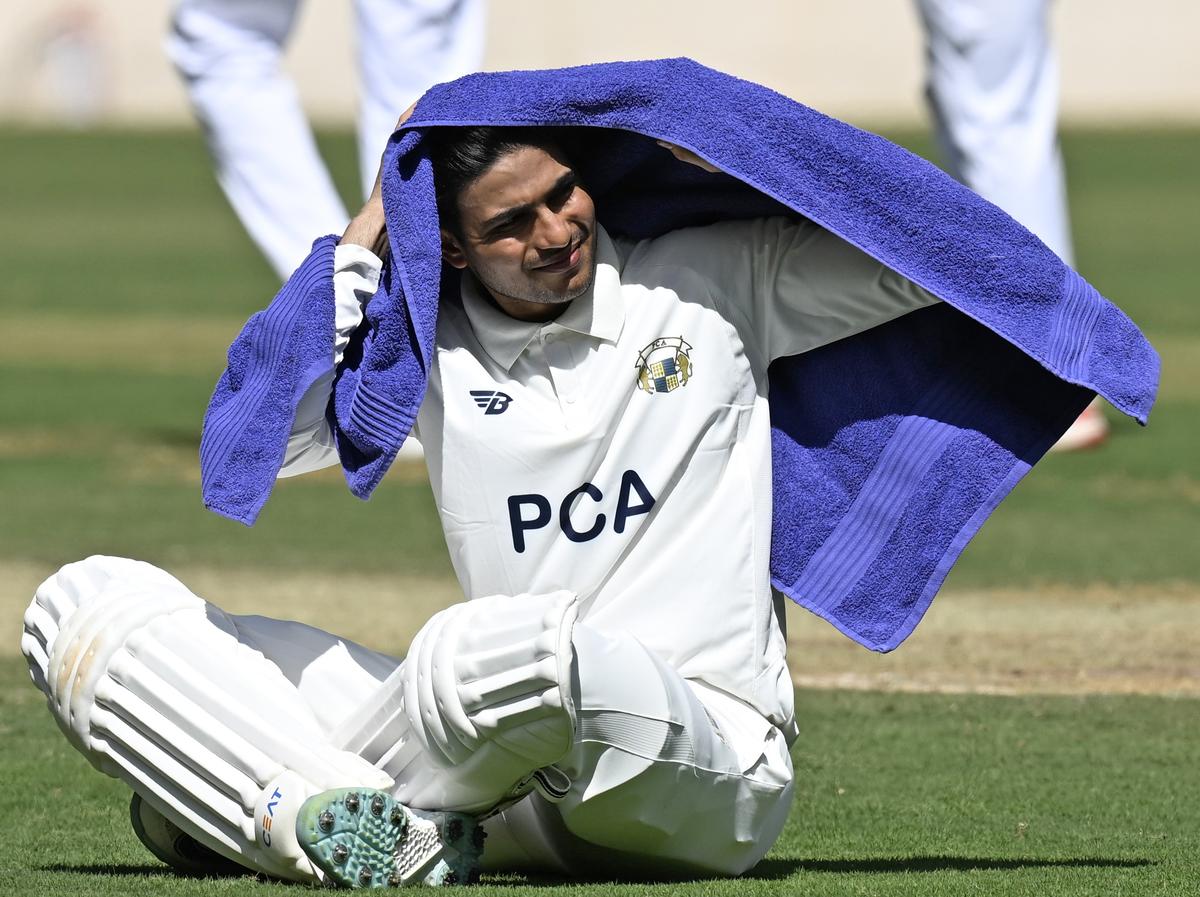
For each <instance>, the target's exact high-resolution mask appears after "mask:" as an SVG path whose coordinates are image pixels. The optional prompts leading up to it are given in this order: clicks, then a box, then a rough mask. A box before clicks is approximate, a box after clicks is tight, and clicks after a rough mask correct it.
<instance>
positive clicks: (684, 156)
mask: <svg viewBox="0 0 1200 897" xmlns="http://www.w3.org/2000/svg"><path fill="white" fill-rule="evenodd" d="M654 142H655V143H657V144H658V145H659V146H661V147H662V148H663V149H665V150H667V151H668V152H670V154H671V155H672V156H674V157H675V158H676V159H678V160H679V161H680V162H687V163H688V164H689V165H695V166H696V167H697V168H703V169H704V170H705V171H711V172H713V173H716V172H718V171H720V169H719V168H717V167H716V166H715V165H713V164H712V163H711V162H708V161H706V160H704V159H701V158H700V157H699V156H697V155H696V154H695V153H693V152H692V151H691V150H686V149H684V148H683V147H681V146H676V145H675V144H673V143H668V142H667V141H665V140H656V141H654Z"/></svg>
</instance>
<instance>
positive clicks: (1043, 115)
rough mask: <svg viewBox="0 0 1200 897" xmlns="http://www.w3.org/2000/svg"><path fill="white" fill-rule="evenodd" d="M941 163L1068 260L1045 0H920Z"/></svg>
mask: <svg viewBox="0 0 1200 897" xmlns="http://www.w3.org/2000/svg"><path fill="white" fill-rule="evenodd" d="M917 6H918V8H919V10H920V14H921V19H922V22H923V24H924V26H925V35H926V52H927V57H928V71H927V85H926V86H927V96H928V100H929V104H930V107H931V109H932V112H933V117H934V123H935V127H936V132H937V139H938V143H939V144H940V147H939V148H940V150H941V153H942V158H943V160H944V162H945V164H946V166H947V170H948V171H949V172H950V174H952V175H954V177H956V178H958V180H960V181H962V182H963V183H964V184H966V185H967V186H968V187H970V188H971V189H972V190H974V191H975V192H976V193H978V194H979V195H980V196H982V197H983V198H984V199H987V200H990V201H991V202H993V203H995V204H996V205H998V206H999V207H1000V208H1002V209H1004V211H1006V212H1008V213H1009V214H1010V215H1012V216H1013V217H1014V218H1016V219H1017V220H1018V221H1020V222H1021V223H1022V224H1024V225H1025V226H1026V227H1027V228H1029V229H1030V230H1031V231H1033V232H1034V233H1035V234H1037V235H1038V236H1039V237H1040V238H1041V239H1042V242H1044V243H1045V244H1046V245H1047V246H1049V247H1050V248H1051V249H1053V250H1054V251H1055V252H1056V253H1058V255H1059V257H1060V258H1062V259H1063V260H1065V261H1066V262H1067V263H1070V262H1071V260H1072V247H1071V232H1070V224H1069V220H1068V215H1067V205H1066V188H1065V185H1064V178H1063V166H1062V157H1061V154H1060V152H1059V146H1058V66H1057V63H1056V60H1055V54H1054V47H1053V45H1052V44H1051V40H1050V34H1049V23H1048V22H1047V17H1048V15H1049V7H1050V3H1049V0H917Z"/></svg>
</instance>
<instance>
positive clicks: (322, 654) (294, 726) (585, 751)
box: [22, 557, 792, 881]
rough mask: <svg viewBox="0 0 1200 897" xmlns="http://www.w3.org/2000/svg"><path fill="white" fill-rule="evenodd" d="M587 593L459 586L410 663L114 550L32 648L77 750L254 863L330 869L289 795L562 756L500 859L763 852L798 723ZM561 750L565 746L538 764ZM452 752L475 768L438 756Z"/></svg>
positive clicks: (609, 867) (448, 787)
mask: <svg viewBox="0 0 1200 897" xmlns="http://www.w3.org/2000/svg"><path fill="white" fill-rule="evenodd" d="M527 605H528V606H530V607H534V606H536V607H537V608H538V610H537V611H536V612H534V613H532V614H530V613H529V612H528V611H523V610H522V609H523V608H525V607H526V606H527ZM577 607H578V604H577V602H575V601H574V598H573V596H570V595H569V593H555V595H552V596H518V597H517V598H508V597H503V596H497V597H495V598H481V599H478V600H477V601H473V602H467V603H464V604H461V605H454V606H453V607H451V608H448V609H446V610H445V611H442V612H440V613H439V614H437V615H435V616H434V617H433V618H432V619H431V620H430V622H429V623H427V624H426V626H425V627H423V628H422V630H421V632H420V633H418V635H417V637H416V639H414V642H413V648H412V650H411V652H410V657H409V659H408V660H407V661H403V662H402V661H400V660H398V659H397V658H394V657H390V656H388V655H385V654H381V653H379V652H375V651H371V650H368V649H366V648H364V647H362V646H360V645H356V644H354V643H351V642H348V641H346V640H344V639H340V638H338V637H337V636H335V635H331V634H329V633H327V632H323V631H321V630H319V629H315V628H313V627H310V626H306V625H303V624H300V623H294V622H286V621H280V620H273V619H268V618H265V617H258V616H236V615H232V614H227V613H225V612H223V611H221V610H220V609H219V608H217V607H215V606H214V605H211V604H208V603H207V602H205V601H203V600H202V599H200V598H198V597H196V596H195V595H193V594H192V593H191V592H189V591H188V590H187V589H186V588H185V587H184V586H183V585H182V584H181V583H179V582H178V580H175V579H174V578H173V577H171V576H170V575H169V574H167V573H165V572H163V571H162V570H159V569H158V568H156V567H153V566H151V565H149V564H144V563H141V562H137V561H130V560H125V559H123V558H107V557H93V558H89V559H87V560H86V561H81V562H79V563H76V564H70V565H67V566H66V567H64V568H63V569H62V570H60V571H59V572H58V573H57V574H56V575H55V576H53V577H51V578H50V579H48V580H47V581H46V582H45V583H43V585H42V586H41V588H39V590H38V592H37V594H36V595H35V597H34V600H33V602H32V604H31V605H30V607H29V610H28V611H27V613H26V615H25V633H24V636H23V638H22V650H23V651H24V653H25V655H26V658H27V659H28V661H29V666H30V672H31V675H32V677H33V679H34V682H35V683H36V684H37V685H38V686H39V688H41V689H42V690H43V692H45V693H46V695H47V697H48V699H49V704H50V709H51V711H52V713H53V714H54V717H55V719H56V721H57V722H58V724H59V726H60V728H61V729H62V730H63V732H64V734H65V735H66V736H67V738H68V739H69V740H70V741H71V743H72V744H73V745H74V746H75V747H76V748H78V749H79V750H80V751H81V752H82V753H84V755H85V756H87V757H88V759H89V760H90V761H91V762H92V763H93V764H94V765H95V766H96V767H97V768H99V769H100V770H101V771H103V772H106V773H108V774H110V775H115V776H118V777H120V778H122V779H123V780H125V781H126V782H127V783H128V784H130V785H131V787H133V789H134V790H135V791H137V792H138V793H139V794H140V795H141V796H142V797H143V798H144V799H145V800H146V801H147V802H149V803H150V804H151V805H152V806H154V807H155V808H156V809H157V810H158V811H159V812H160V813H163V814H164V815H165V816H167V817H168V818H169V819H171V821H172V822H174V823H175V824H177V825H179V826H180V827H181V828H183V829H184V830H185V831H187V832H188V833H189V834H191V835H192V836H193V837H196V838H197V839H198V840H199V841H201V843H204V844H205V845H207V846H209V847H210V848H212V849H214V850H216V851H218V852H219V853H222V854H223V855H225V856H228V857H230V858H231V859H234V860H236V861H238V862H241V863H243V864H244V865H246V866H247V867H248V868H252V869H256V870H259V871H266V872H268V873H270V874H274V875H278V876H281V877H285V878H292V879H298V880H309V881H311V880H313V879H314V878H316V877H317V873H316V871H315V870H314V869H313V868H312V867H311V865H310V864H309V863H308V862H307V860H306V858H305V857H304V856H303V854H302V852H301V851H300V850H299V848H298V845H297V844H296V843H295V841H294V839H293V838H291V837H290V832H289V831H288V830H287V817H286V814H285V810H287V811H289V812H290V813H291V814H292V815H291V817H290V818H291V819H294V814H295V811H296V809H297V808H298V805H299V803H300V802H302V801H303V799H304V798H305V797H306V796H308V795H310V794H311V793H315V792H316V791H319V790H323V789H326V788H331V787H341V786H354V785H360V786H363V787H374V788H379V787H383V788H388V789H389V790H391V791H392V792H393V793H394V794H396V795H397V797H398V798H399V799H401V800H407V801H408V802H409V803H410V804H415V805H417V806H422V805H424V807H425V808H427V809H442V808H450V807H439V806H436V805H430V795H438V794H442V795H450V796H449V797H447V798H446V800H447V801H449V802H451V803H453V802H454V801H458V802H459V803H460V804H463V805H465V804H469V803H471V802H472V801H473V800H475V799H476V798H480V797H482V798H483V800H484V802H486V801H488V800H491V801H493V802H494V801H495V800H496V799H498V798H499V797H501V796H503V795H505V794H506V793H509V792H510V791H511V788H512V785H513V783H514V781H519V780H520V779H522V778H523V777H527V776H528V775H529V774H532V773H534V772H535V770H538V769H541V770H542V772H541V773H539V776H544V777H548V778H546V781H544V782H542V783H541V784H542V785H543V786H544V787H541V788H539V790H538V792H536V793H533V794H529V795H527V796H525V797H523V798H521V799H520V800H519V801H518V802H516V803H515V804H513V805H511V806H509V807H508V808H507V809H505V810H504V811H503V812H502V813H500V814H498V815H494V816H492V817H491V818H490V819H489V820H488V821H487V822H486V824H485V825H486V829H487V831H488V836H489V837H488V842H487V848H486V850H485V854H484V863H485V866H486V868H490V869H547V868H549V869H556V870H560V871H565V872H567V873H570V874H587V873H588V872H589V871H590V870H593V869H594V870H598V871H600V872H601V873H603V874H608V875H611V874H613V873H614V872H616V871H620V870H623V869H625V870H629V871H634V872H639V873H642V874H650V875H655V876H671V875H677V874H685V875H686V874H696V873H708V874H738V873H740V872H743V871H745V870H746V869H749V868H750V867H751V866H753V865H754V864H755V863H757V862H758V860H759V859H761V858H762V856H763V855H764V854H765V853H766V851H767V850H768V849H769V848H770V846H771V845H772V844H773V843H774V841H775V840H776V838H777V837H778V835H779V833H780V831H781V830H782V828H783V825H784V822H785V820H786V817H787V813H788V809H789V806H790V802H791V795H792V766H791V760H790V757H789V755H788V750H787V745H786V744H785V740H784V737H783V734H782V733H781V732H780V731H779V730H778V729H776V728H775V727H774V726H772V725H771V724H770V723H769V722H768V721H767V720H765V719H764V718H763V717H762V716H760V715H759V714H758V713H757V712H755V711H753V710H752V709H751V708H749V707H748V706H746V705H745V704H742V703H741V702H739V701H737V700H735V699H733V698H731V697H729V696H728V695H726V694H724V693H722V692H719V691H717V690H715V689H711V688H708V687H706V686H704V685H703V684H701V683H697V682H691V681H686V680H684V679H682V678H681V677H680V676H679V675H678V674H677V673H676V672H675V671H674V670H672V669H671V668H669V667H668V666H667V665H666V664H665V663H664V662H662V661H661V660H660V659H659V658H658V657H656V656H655V655H653V654H652V653H651V652H649V651H648V650H647V649H646V648H645V647H643V646H642V645H641V643H640V642H638V641H637V639H635V638H633V637H632V636H630V635H629V634H627V633H624V632H601V631H597V630H595V629H594V628H592V627H591V626H589V624H588V623H587V621H586V619H584V618H582V617H581V618H580V619H575V613H576V608H577ZM472 614H474V616H472ZM531 625H532V626H533V629H532V630H530V628H529V627H530V626H531ZM452 633H453V634H454V639H456V640H455V641H448V639H450V635H451V634H452ZM564 639H567V640H566V641H564ZM556 645H557V646H558V647H557V648H556V647H555V646H556ZM529 646H534V648H533V650H534V654H529V653H528V650H527V649H529ZM439 652H442V653H441V654H440V655H439ZM439 664H440V666H439ZM406 669H407V670H408V672H409V673H410V674H411V675H406V672H405V671H406ZM555 670H558V672H557V673H555ZM447 676H451V679H450V680H447V679H446V677H447ZM439 677H440V678H441V680H442V681H441V684H440V685H439V684H438V682H437V681H435V680H438V679H439ZM453 677H458V680H457V681H454V678H453ZM556 681H559V682H561V683H562V690H563V693H564V694H566V695H568V697H567V698H566V701H565V704H564V703H560V702H558V701H557V699H554V695H553V694H552V692H554V691H555V690H556V689H557V688H558V686H557V685H555V684H554V683H555V682H556ZM431 682H433V683H434V684H433V694H432V697H433V698H436V700H429V701H427V702H425V704H424V705H423V707H424V709H423V710H421V711H420V712H419V713H417V712H414V713H410V714H409V722H407V723H406V722H405V721H404V719H402V717H403V715H404V712H405V711H403V710H401V711H400V712H399V713H397V712H396V708H397V707H398V706H401V705H402V704H403V702H404V700H407V701H408V707H409V710H412V708H413V707H415V706H417V704H419V703H420V701H421V699H422V694H421V692H422V691H423V690H424V689H427V688H428V687H429V683H431ZM447 683H448V684H447ZM484 683H490V684H484ZM530 683H532V684H530ZM548 683H549V685H550V686H551V687H549V688H548V687H547V684H548ZM439 688H440V689H441V691H439V690H438V689H439ZM397 689H399V690H401V691H403V695H402V696H401V698H398V697H397ZM489 692H490V695H489V694H488V693H489ZM548 698H549V699H548ZM443 699H445V700H443ZM489 701H490V702H491V705H490V706H488V707H486V708H485V709H484V712H482V713H480V712H478V710H479V707H480V706H482V705H483V704H488V703H489ZM456 702H461V706H457V705H456ZM451 705H456V706H451ZM566 705H570V706H569V709H570V713H569V714H568V713H567V712H566V709H564V707H565V706H566ZM464 709H465V713H464V712H463V711H464ZM465 717H470V722H464V718H465ZM472 723H473V724H474V728H473V726H472ZM506 726H507V731H501V730H505V729H506ZM464 727H465V728H464ZM485 729H486V730H489V731H491V732H493V733H495V732H497V731H501V735H500V736H496V737H494V738H493V740H492V741H491V742H489V744H490V745H491V747H487V748H486V749H485V747H482V746H480V745H479V739H478V738H477V737H474V736H471V737H468V736H470V734H471V732H474V735H475V736H480V735H481V733H483V731H484V730H485ZM464 732H467V733H468V735H467V736H464V734H463V733H464ZM556 732H559V733H566V737H565V739H562V738H559V736H557V735H556V734H555V733H556ZM488 737H492V736H488ZM556 738H559V741H558V742H556V741H555V739H556ZM506 739H507V740H506ZM501 742H503V744H501ZM498 744H499V745H500V746H499V747H496V745H498ZM555 745H557V746H555ZM539 750H540V751H542V752H543V753H544V752H545V751H546V750H550V751H552V753H553V758H557V759H556V760H553V759H548V758H550V757H551V755H550V754H546V756H542V757H540V759H536V760H531V761H529V763H528V764H527V766H526V767H525V768H520V762H521V761H520V758H521V757H523V756H524V757H535V756H536V755H537V753H538V751H539ZM564 751H565V753H564ZM422 752H424V753H422ZM435 754H436V755H437V756H433V755H435ZM449 756H453V757H454V758H455V760H454V762H455V763H456V764H457V765H455V766H453V767H443V768H439V767H438V764H439V763H443V764H444V763H445V762H446V757H449ZM551 762H552V763H553V765H552V766H549V765H547V764H549V763H551ZM550 773H553V775H550ZM492 780H494V782H493V781H492ZM481 789H482V790H481ZM489 789H491V790H490V791H489ZM464 795H466V796H464ZM269 817H270V818H269ZM272 824H273V828H272Z"/></svg>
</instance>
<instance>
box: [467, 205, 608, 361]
mask: <svg viewBox="0 0 1200 897" xmlns="http://www.w3.org/2000/svg"><path fill="white" fill-rule="evenodd" d="M620 271H621V259H620V256H618V254H617V250H616V247H615V246H614V245H613V242H612V240H611V239H609V236H608V234H607V233H606V232H605V230H604V228H602V227H600V225H599V224H597V225H596V277H595V280H594V281H593V283H592V286H591V287H590V288H589V289H588V290H587V292H585V293H582V294H581V295H579V296H578V297H576V298H575V299H573V300H572V301H571V304H570V306H568V308H567V310H566V311H564V312H563V313H562V314H561V315H559V316H558V317H557V318H555V319H554V320H553V321H546V322H542V323H539V322H537V321H518V320H517V319H516V318H513V317H510V316H509V315H507V314H505V313H504V312H503V311H501V310H500V309H499V308H498V307H497V306H496V304H495V303H494V302H493V301H492V300H491V298H490V297H489V296H488V295H487V291H486V290H485V289H484V287H483V286H482V285H481V284H480V283H479V281H478V280H476V279H475V277H473V276H472V275H471V274H470V272H466V273H465V274H464V276H463V278H462V300H463V310H464V311H465V312H466V314H467V320H468V321H470V323H471V329H472V330H474V331H475V338H476V339H478V340H479V343H480V345H482V346H483V349H484V351H485V352H487V354H488V355H489V356H491V358H492V360H493V361H495V362H496V363H497V364H499V365H501V366H502V367H503V368H504V369H505V370H506V371H507V370H511V369H512V366H513V364H515V363H516V360H517V359H518V358H520V357H521V353H522V352H524V351H525V349H526V348H528V346H529V344H530V343H531V342H533V340H534V339H535V338H536V337H537V335H538V331H540V330H542V329H545V330H547V331H552V330H571V331H574V332H575V333H580V334H583V335H584V336H590V337H593V338H595V339H599V340H607V341H609V342H616V340H617V337H619V336H620V335H621V328H622V326H623V325H624V323H625V306H624V303H623V302H622V300H621V273H620Z"/></svg>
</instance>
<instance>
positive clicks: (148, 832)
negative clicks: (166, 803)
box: [129, 794, 250, 876]
mask: <svg viewBox="0 0 1200 897" xmlns="http://www.w3.org/2000/svg"><path fill="white" fill-rule="evenodd" d="M129 821H130V823H132V825H133V832H134V834H136V835H137V836H138V840H139V841H141V842H142V843H143V844H144V845H146V849H147V850H149V851H150V852H151V853H152V854H154V855H155V856H156V857H158V858H159V859H160V860H162V861H163V862H164V863H166V864H167V865H168V866H170V867H171V868H172V869H174V870H175V871H176V872H178V873H180V874H181V875H194V876H226V875H246V874H247V873H248V872H249V871H250V870H248V869H246V868H244V867H242V866H241V865H239V864H238V863H235V862H234V861H233V860H231V859H229V858H227V857H223V856H221V854H219V853H217V852H216V851H215V850H210V849H209V848H207V847H205V846H204V845H203V844H201V843H200V842H199V841H197V840H196V839H195V838H193V837H192V836H191V835H189V834H188V833H187V832H185V831H184V830H183V829H181V828H180V827H179V826H177V825H176V824H175V823H173V822H172V821H171V820H170V819H168V818H167V817H166V816H164V815H163V814H162V813H160V812H158V810H156V809H154V807H152V806H150V805H149V804H148V803H146V802H145V801H144V800H142V798H141V795H139V794H134V795H133V799H132V800H130V801H129Z"/></svg>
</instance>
